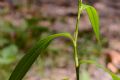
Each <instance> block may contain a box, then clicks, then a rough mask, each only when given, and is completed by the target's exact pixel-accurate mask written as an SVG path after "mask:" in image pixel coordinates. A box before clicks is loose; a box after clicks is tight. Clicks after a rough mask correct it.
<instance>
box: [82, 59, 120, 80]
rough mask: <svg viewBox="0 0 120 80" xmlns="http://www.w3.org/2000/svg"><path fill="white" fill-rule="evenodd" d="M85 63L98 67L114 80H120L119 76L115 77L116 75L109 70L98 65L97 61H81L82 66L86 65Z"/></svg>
mask: <svg viewBox="0 0 120 80" xmlns="http://www.w3.org/2000/svg"><path fill="white" fill-rule="evenodd" d="M85 63H87V64H94V65H96V66H97V67H99V68H101V69H103V70H104V71H105V72H108V73H109V74H110V75H111V77H112V79H113V80H120V78H119V77H118V76H117V75H115V74H114V73H112V72H111V71H109V70H108V69H106V68H104V67H103V66H102V65H100V64H98V63H96V62H95V61H92V60H81V61H80V64H85Z"/></svg>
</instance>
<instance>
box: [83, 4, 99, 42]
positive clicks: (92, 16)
mask: <svg viewBox="0 0 120 80" xmlns="http://www.w3.org/2000/svg"><path fill="white" fill-rule="evenodd" d="M82 9H83V10H84V9H85V10H86V12H87V14H88V17H89V20H90V22H91V25H92V28H93V30H94V33H95V35H96V38H97V40H98V41H99V42H100V29H99V28H100V27H99V26H100V23H99V22H100V21H99V15H98V13H97V11H96V9H95V8H94V7H92V6H89V5H85V4H82Z"/></svg>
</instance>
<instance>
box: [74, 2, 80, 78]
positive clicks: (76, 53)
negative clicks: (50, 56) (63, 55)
mask: <svg viewBox="0 0 120 80" xmlns="http://www.w3.org/2000/svg"><path fill="white" fill-rule="evenodd" d="M81 4H82V0H78V16H77V22H76V28H75V32H74V59H75V67H76V78H77V79H76V80H79V68H80V64H79V58H78V45H77V40H78V31H79V30H78V28H79V21H80V14H81V12H82V11H81Z"/></svg>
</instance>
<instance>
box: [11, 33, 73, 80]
mask: <svg viewBox="0 0 120 80" xmlns="http://www.w3.org/2000/svg"><path fill="white" fill-rule="evenodd" d="M61 36H63V37H67V38H69V39H70V40H72V37H71V35H70V34H69V33H60V34H54V35H51V36H48V37H47V38H44V39H42V40H40V41H38V42H37V43H36V44H35V46H34V47H33V48H32V49H30V50H29V51H28V53H27V54H26V55H25V56H24V57H23V58H22V59H21V61H20V62H19V63H18V65H17V66H16V68H15V69H14V71H13V73H12V74H11V76H10V78H9V80H22V78H23V77H24V76H25V74H26V73H27V71H28V70H29V69H30V67H31V66H32V64H33V63H34V61H35V60H36V59H37V57H38V56H39V55H40V54H41V53H42V52H43V51H44V50H45V49H46V48H47V46H48V45H49V43H50V42H51V41H52V40H53V39H55V38H57V37H61Z"/></svg>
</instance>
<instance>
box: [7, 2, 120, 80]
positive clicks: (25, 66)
mask: <svg viewBox="0 0 120 80" xmlns="http://www.w3.org/2000/svg"><path fill="white" fill-rule="evenodd" d="M83 10H86V12H87V14H88V16H89V20H90V22H91V25H92V27H93V30H94V33H95V36H96V38H97V40H98V43H99V44H100V31H99V16H98V14H97V11H96V10H95V8H94V7H92V6H89V5H85V4H83V3H82V0H78V16H77V23H76V28H75V32H74V35H73V36H72V35H71V34H70V33H59V34H54V35H50V36H48V37H46V38H44V39H42V40H40V41H38V42H37V43H36V44H35V46H33V48H32V49H30V50H29V51H28V53H27V54H26V55H25V56H24V57H23V58H22V59H21V61H20V62H19V63H18V65H17V66H16V68H15V69H14V71H13V72H12V74H11V76H10V78H9V80H22V79H23V77H24V76H25V74H26V73H27V72H28V70H29V69H30V67H31V66H32V64H33V63H34V62H35V60H36V59H37V57H38V56H39V55H40V54H41V53H42V52H43V51H44V50H45V49H46V48H47V46H48V45H49V44H50V43H51V41H52V40H54V39H55V38H58V37H66V38H69V39H70V40H71V42H72V44H73V49H74V60H75V67H76V80H79V68H80V65H81V64H82V63H89V64H95V65H97V66H98V67H100V68H102V69H103V70H105V71H106V72H108V73H109V74H110V75H111V76H112V78H113V80H120V78H119V77H118V76H116V75H115V74H113V73H112V72H110V71H109V70H107V69H105V68H104V67H102V66H101V65H98V64H97V63H96V62H94V61H91V60H88V61H84V60H79V58H78V44H77V40H78V26H79V22H80V14H81V13H82V11H83Z"/></svg>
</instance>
